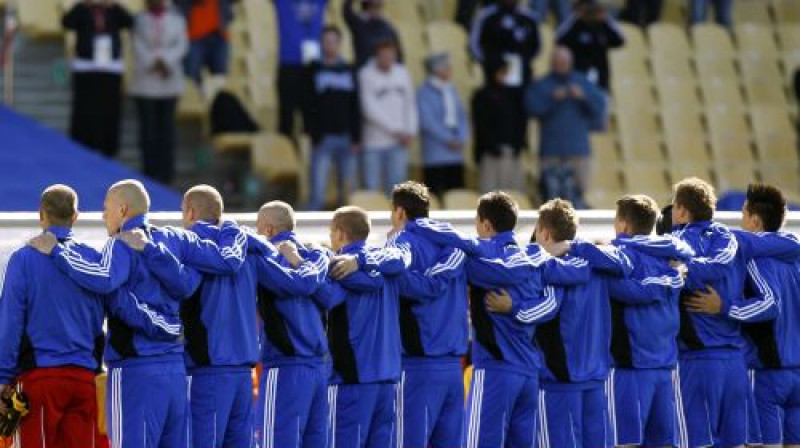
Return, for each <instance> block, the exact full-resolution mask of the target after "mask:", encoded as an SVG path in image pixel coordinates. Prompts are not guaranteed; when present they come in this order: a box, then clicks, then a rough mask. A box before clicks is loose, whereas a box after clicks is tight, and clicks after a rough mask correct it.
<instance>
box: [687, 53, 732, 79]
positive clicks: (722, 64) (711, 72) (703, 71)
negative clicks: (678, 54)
mask: <svg viewBox="0 0 800 448" xmlns="http://www.w3.org/2000/svg"><path fill="white" fill-rule="evenodd" d="M695 64H697V74H698V75H699V77H700V79H701V81H703V80H705V78H724V79H728V80H735V79H736V78H738V76H739V75H738V74H737V72H736V65H735V63H734V60H733V59H728V58H716V59H713V58H705V59H697V60H695Z"/></svg>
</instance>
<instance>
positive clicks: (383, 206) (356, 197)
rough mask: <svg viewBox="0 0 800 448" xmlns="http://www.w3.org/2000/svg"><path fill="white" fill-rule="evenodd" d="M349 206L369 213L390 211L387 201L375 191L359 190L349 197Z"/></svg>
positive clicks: (389, 204)
mask: <svg viewBox="0 0 800 448" xmlns="http://www.w3.org/2000/svg"><path fill="white" fill-rule="evenodd" d="M350 204H352V205H355V206H358V207H361V208H363V209H364V210H367V211H371V212H383V211H387V210H390V209H391V203H390V202H389V199H387V198H386V196H384V194H383V193H380V192H377V191H364V190H359V191H356V192H353V194H351V195H350Z"/></svg>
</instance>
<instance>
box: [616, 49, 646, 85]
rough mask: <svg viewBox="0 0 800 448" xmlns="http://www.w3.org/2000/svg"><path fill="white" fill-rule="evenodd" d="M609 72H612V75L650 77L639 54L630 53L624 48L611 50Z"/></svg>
mask: <svg viewBox="0 0 800 448" xmlns="http://www.w3.org/2000/svg"><path fill="white" fill-rule="evenodd" d="M611 72H612V73H614V76H630V77H634V78H645V79H646V78H649V77H650V72H649V71H648V69H647V63H646V62H645V60H644V59H643V58H641V57H640V56H639V55H635V54H631V53H630V52H628V51H626V50H616V51H613V52H611Z"/></svg>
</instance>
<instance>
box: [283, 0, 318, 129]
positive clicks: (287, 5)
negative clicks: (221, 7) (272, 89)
mask: <svg viewBox="0 0 800 448" xmlns="http://www.w3.org/2000/svg"><path fill="white" fill-rule="evenodd" d="M274 1H275V12H276V14H277V16H278V33H279V36H280V39H278V40H279V41H280V51H279V53H278V109H279V110H278V117H279V118H278V120H279V122H278V131H279V132H280V133H281V134H283V135H285V136H287V137H292V135H293V134H294V116H295V112H296V111H297V110H298V109H299V108H300V100H301V98H302V95H303V92H302V91H303V88H304V87H305V85H304V82H303V81H304V79H305V77H304V76H303V75H304V73H305V65H306V64H308V63H310V62H311V61H314V60H317V59H319V57H320V49H319V42H320V35H321V34H322V21H323V18H324V15H325V7H326V6H327V4H328V0H274Z"/></svg>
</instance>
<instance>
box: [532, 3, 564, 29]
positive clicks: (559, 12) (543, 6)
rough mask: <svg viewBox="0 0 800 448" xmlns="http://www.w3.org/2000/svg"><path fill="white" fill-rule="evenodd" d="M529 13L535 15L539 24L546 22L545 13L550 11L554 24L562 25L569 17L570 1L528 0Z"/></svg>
mask: <svg viewBox="0 0 800 448" xmlns="http://www.w3.org/2000/svg"><path fill="white" fill-rule="evenodd" d="M530 2H531V3H530V8H531V11H533V12H534V13H536V18H537V19H539V23H542V22H546V21H547V11H548V9H549V10H552V11H553V14H555V16H556V23H558V24H562V23H564V20H566V19H567V16H568V15H569V7H570V0H530Z"/></svg>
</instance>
